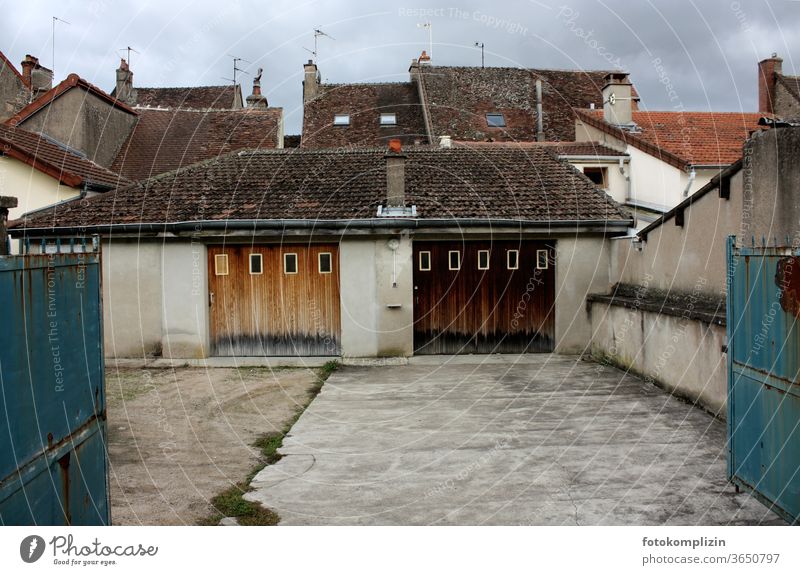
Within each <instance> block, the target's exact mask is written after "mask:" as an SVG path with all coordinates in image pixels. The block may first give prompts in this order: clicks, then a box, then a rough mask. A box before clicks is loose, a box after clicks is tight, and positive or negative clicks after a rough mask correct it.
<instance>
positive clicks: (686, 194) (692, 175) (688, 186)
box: [683, 166, 697, 198]
mask: <svg viewBox="0 0 800 575" xmlns="http://www.w3.org/2000/svg"><path fill="white" fill-rule="evenodd" d="M690 169H691V171H690V172H689V181H688V182H687V183H686V189H684V190H683V197H684V198H687V197H689V190H690V189H692V184H693V183H694V179H695V177H696V176H697V172H695V171H694V166H691V168H690Z"/></svg>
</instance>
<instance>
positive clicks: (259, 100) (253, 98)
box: [247, 68, 269, 108]
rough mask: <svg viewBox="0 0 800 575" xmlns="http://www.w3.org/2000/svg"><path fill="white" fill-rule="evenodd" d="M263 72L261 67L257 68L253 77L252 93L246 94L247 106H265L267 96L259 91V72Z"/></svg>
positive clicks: (267, 105) (266, 104) (266, 105)
mask: <svg viewBox="0 0 800 575" xmlns="http://www.w3.org/2000/svg"><path fill="white" fill-rule="evenodd" d="M263 72H264V70H263V69H262V68H259V69H258V74H256V77H255V78H253V93H252V94H250V95H249V96H247V107H248V108H267V107H269V104H268V103H267V97H266V96H264V95H263V94H262V93H261V74H262V73H263Z"/></svg>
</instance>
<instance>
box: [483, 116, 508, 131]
mask: <svg viewBox="0 0 800 575" xmlns="http://www.w3.org/2000/svg"><path fill="white" fill-rule="evenodd" d="M486 124H487V125H488V126H489V127H490V128H505V127H506V119H505V117H504V116H503V114H486Z"/></svg>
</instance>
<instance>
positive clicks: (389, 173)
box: [385, 139, 406, 208]
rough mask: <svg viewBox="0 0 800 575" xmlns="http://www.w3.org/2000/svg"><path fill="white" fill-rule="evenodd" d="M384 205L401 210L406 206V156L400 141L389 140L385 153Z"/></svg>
mask: <svg viewBox="0 0 800 575" xmlns="http://www.w3.org/2000/svg"><path fill="white" fill-rule="evenodd" d="M385 158H386V205H387V206H388V207H389V208H402V207H404V206H405V205H406V182H405V163H406V155H405V154H403V148H402V146H401V144H400V140H397V139H393V140H389V149H388V150H387V151H386V155H385Z"/></svg>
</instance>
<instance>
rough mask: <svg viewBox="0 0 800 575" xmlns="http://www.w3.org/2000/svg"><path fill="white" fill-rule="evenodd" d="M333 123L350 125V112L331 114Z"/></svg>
mask: <svg viewBox="0 0 800 575" xmlns="http://www.w3.org/2000/svg"><path fill="white" fill-rule="evenodd" d="M340 118H342V119H343V121H340ZM333 125H334V126H341V127H345V126H349V125H350V114H334V115H333Z"/></svg>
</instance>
